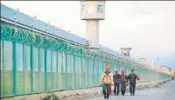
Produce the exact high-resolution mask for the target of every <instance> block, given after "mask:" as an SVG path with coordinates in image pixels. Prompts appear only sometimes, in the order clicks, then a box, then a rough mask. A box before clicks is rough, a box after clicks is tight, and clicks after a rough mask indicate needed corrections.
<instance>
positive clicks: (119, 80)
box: [101, 65, 139, 99]
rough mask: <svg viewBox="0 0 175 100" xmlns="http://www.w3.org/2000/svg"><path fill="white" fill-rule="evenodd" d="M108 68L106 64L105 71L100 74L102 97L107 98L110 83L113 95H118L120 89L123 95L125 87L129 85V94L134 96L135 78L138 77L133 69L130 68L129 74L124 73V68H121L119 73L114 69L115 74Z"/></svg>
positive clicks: (137, 78)
mask: <svg viewBox="0 0 175 100" xmlns="http://www.w3.org/2000/svg"><path fill="white" fill-rule="evenodd" d="M109 69H110V68H109V66H108V65H106V66H105V72H104V73H103V74H102V77H101V83H102V89H103V94H104V98H105V99H108V98H109V95H110V92H111V86H112V85H114V91H113V92H114V95H117V96H118V95H119V93H120V90H121V94H122V95H123V96H124V95H125V92H126V87H127V86H128V85H129V91H130V95H131V96H134V95H135V88H136V80H139V77H138V76H137V75H136V73H135V70H134V69H132V70H131V73H130V74H129V75H126V73H125V70H124V69H122V70H121V73H120V74H119V71H118V70H115V71H114V72H115V74H114V75H112V73H111V72H110V70H109Z"/></svg>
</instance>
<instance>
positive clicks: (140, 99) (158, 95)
mask: <svg viewBox="0 0 175 100" xmlns="http://www.w3.org/2000/svg"><path fill="white" fill-rule="evenodd" d="M85 100H104V98H103V97H99V98H93V99H92V98H90V99H85ZM109 100H175V81H171V82H168V83H166V84H164V85H162V86H161V87H159V88H155V89H148V90H141V91H137V92H136V94H135V96H129V94H128V93H127V94H126V96H111V97H110V98H109Z"/></svg>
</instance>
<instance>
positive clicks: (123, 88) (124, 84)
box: [120, 70, 128, 96]
mask: <svg viewBox="0 0 175 100" xmlns="http://www.w3.org/2000/svg"><path fill="white" fill-rule="evenodd" d="M120 77H121V81H120V83H121V93H122V95H123V96H124V95H125V92H126V87H127V84H128V79H127V75H126V74H125V71H124V70H121V75H120Z"/></svg>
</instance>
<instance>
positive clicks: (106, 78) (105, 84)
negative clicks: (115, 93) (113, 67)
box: [101, 65, 112, 99]
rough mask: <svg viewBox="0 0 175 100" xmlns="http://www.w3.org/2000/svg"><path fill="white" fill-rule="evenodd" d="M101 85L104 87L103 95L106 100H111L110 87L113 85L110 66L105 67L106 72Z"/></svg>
mask: <svg viewBox="0 0 175 100" xmlns="http://www.w3.org/2000/svg"><path fill="white" fill-rule="evenodd" d="M101 84H102V86H103V95H104V98H105V99H108V98H109V95H110V86H111V85H112V77H111V72H110V71H109V65H106V66H105V72H104V73H103V74H102V76H101Z"/></svg>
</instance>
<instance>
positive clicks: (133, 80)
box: [128, 69, 138, 96]
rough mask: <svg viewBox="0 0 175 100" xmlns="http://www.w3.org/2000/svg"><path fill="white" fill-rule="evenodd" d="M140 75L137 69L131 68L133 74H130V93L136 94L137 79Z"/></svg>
mask: <svg viewBox="0 0 175 100" xmlns="http://www.w3.org/2000/svg"><path fill="white" fill-rule="evenodd" d="M137 78H138V76H137V75H136V73H135V70H134V69H132V70H131V74H129V75H128V80H129V83H130V84H129V90H130V95H131V96H134V95H135V88H136V79H137Z"/></svg>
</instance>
